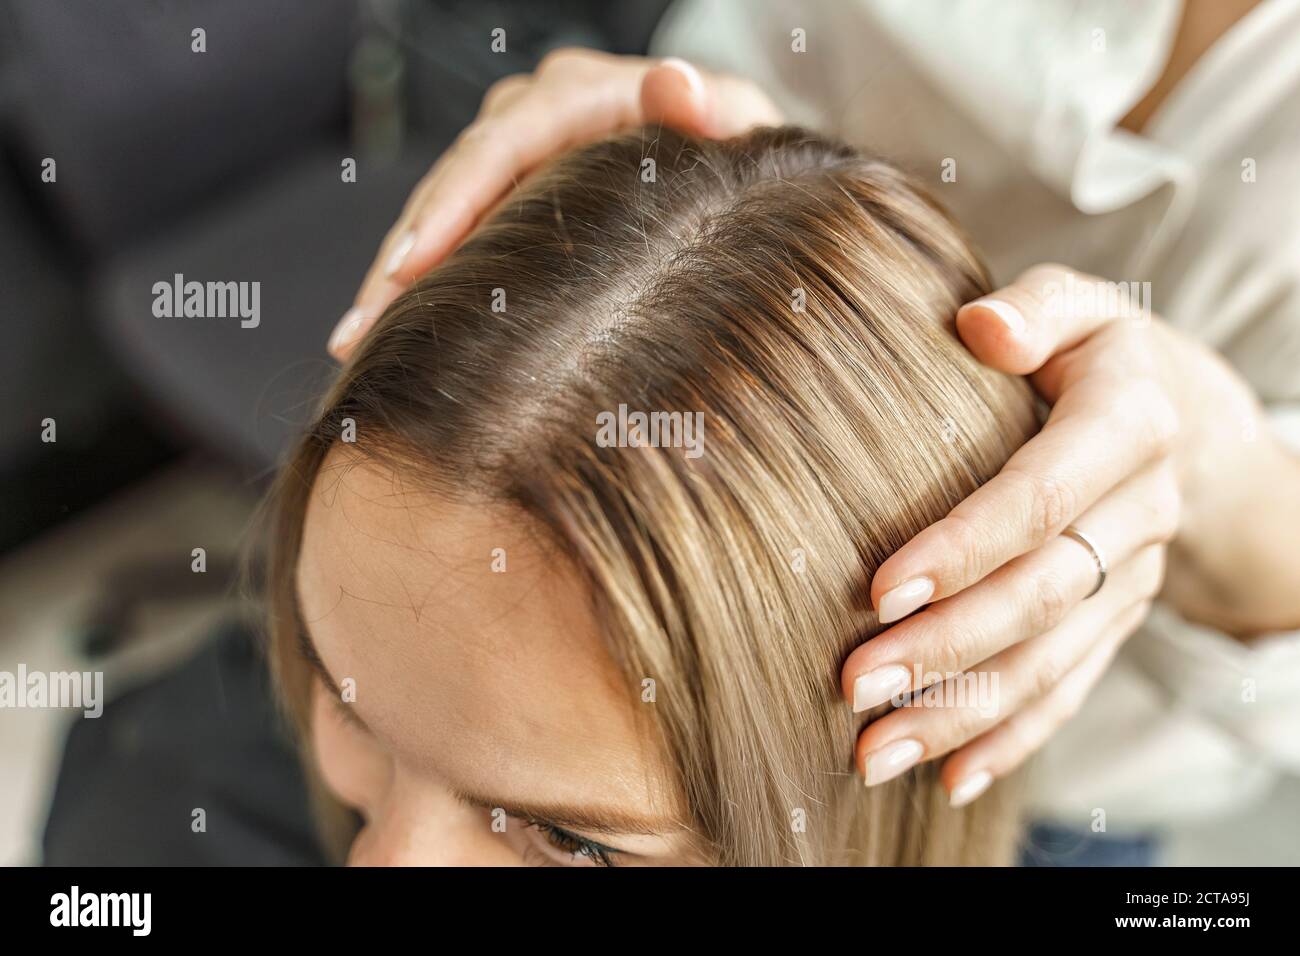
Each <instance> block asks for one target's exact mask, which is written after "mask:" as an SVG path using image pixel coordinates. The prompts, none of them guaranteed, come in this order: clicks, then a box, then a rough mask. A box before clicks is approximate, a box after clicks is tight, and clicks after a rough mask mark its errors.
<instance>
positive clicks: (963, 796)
mask: <svg viewBox="0 0 1300 956" xmlns="http://www.w3.org/2000/svg"><path fill="white" fill-rule="evenodd" d="M992 782H993V774H991V773H989V772H988V771H987V770H979V771H976V772H975V773H973V774H971V775H970V776H969V777H967V778H966V779H965V780H963V781H962V782H961V783H959V784H957V786H955V787H953V788H952V796H950V797H949V798H948V805H949V806H951V807H964V806H966V804H968V803H970V802H971V801H972V800H974V799H975V798H976V797H978V796H979V795H980V794H981V793H983V792H984V791H985V790H987V789H988V788H989V784H991V783H992Z"/></svg>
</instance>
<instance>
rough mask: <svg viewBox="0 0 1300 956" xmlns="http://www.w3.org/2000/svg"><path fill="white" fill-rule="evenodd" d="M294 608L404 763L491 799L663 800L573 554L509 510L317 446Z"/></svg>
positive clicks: (634, 803)
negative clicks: (320, 455)
mask: <svg viewBox="0 0 1300 956" xmlns="http://www.w3.org/2000/svg"><path fill="white" fill-rule="evenodd" d="M297 576H298V590H299V600H300V602H301V605H302V608H301V610H302V617H303V620H304V622H305V623H306V626H307V628H308V630H309V631H310V632H311V634H312V637H313V639H314V641H315V643H316V646H317V650H318V651H319V653H320V656H321V658H322V659H323V660H324V662H325V665H326V667H327V668H328V669H329V671H330V673H331V674H332V676H333V677H334V679H335V680H336V681H337V682H338V683H340V684H342V683H343V682H344V681H345V680H347V679H348V678H352V679H353V680H355V682H356V704H355V706H356V708H357V711H358V712H359V714H360V716H361V717H362V718H363V719H364V720H365V721H366V723H367V724H368V725H369V726H370V727H371V728H372V729H373V730H374V731H375V732H376V733H377V734H379V735H381V736H382V737H383V739H384V741H385V743H386V744H387V745H388V746H390V747H391V748H392V750H393V751H394V753H395V754H396V755H397V756H398V757H399V759H400V760H401V761H403V762H404V764H405V765H407V766H409V767H411V768H413V769H417V770H420V771H423V772H426V773H428V774H429V775H431V776H433V777H443V778H446V779H447V780H450V781H453V782H454V783H456V784H458V785H459V786H461V787H464V788H469V789H472V790H475V791H479V792H484V793H489V794H492V795H495V796H500V797H502V798H506V797H513V798H517V799H520V800H535V799H538V798H544V799H545V800H549V801H555V802H560V801H564V802H579V803H582V802H599V803H601V804H604V805H613V806H620V807H623V808H625V809H629V810H636V811H639V812H643V813H645V814H648V815H649V814H655V813H659V814H664V813H668V812H670V809H669V808H668V807H667V806H665V802H666V801H665V796H664V793H665V791H664V790H663V788H662V786H661V785H660V781H661V780H662V779H663V776H662V774H661V773H659V772H657V768H658V767H660V766H661V764H660V763H659V762H658V760H657V755H656V753H655V751H654V748H653V746H652V745H651V744H650V743H649V742H647V741H645V740H643V738H642V735H641V734H640V733H639V732H638V730H637V726H636V724H635V723H634V719H635V718H636V716H637V714H636V712H635V709H636V708H637V707H642V706H653V705H652V704H642V703H640V697H639V689H640V687H639V683H640V682H639V680H632V679H628V678H625V677H624V676H623V675H622V674H620V673H619V672H618V670H617V668H616V667H615V666H614V663H613V660H612V659H611V657H610V656H609V654H608V651H607V650H606V648H605V645H604V642H603V640H602V637H601V634H600V632H599V629H598V627H597V622H596V618H595V616H594V614H593V612H592V610H591V602H590V597H589V594H588V593H587V589H586V587H585V585H584V583H583V582H582V580H581V578H580V577H579V575H578V573H577V572H576V570H575V569H574V568H573V567H572V566H571V565H570V564H569V563H568V562H567V561H565V560H563V559H562V557H561V555H559V554H558V553H557V552H556V551H555V550H554V549H553V547H551V546H550V545H549V542H545V541H544V540H543V539H541V538H540V537H539V534H538V532H537V531H536V530H535V528H534V527H533V526H532V525H531V524H530V523H529V522H528V521H527V520H526V519H525V518H524V516H522V515H520V514H517V513H514V512H512V511H510V510H507V509H504V508H500V507H495V506H485V505H482V504H457V503H453V502H448V501H446V500H444V499H442V498H438V497H435V496H432V495H430V494H429V493H428V492H427V491H425V490H424V489H422V488H417V487H416V486H415V485H413V484H412V483H411V482H410V481H409V480H406V481H404V480H403V476H402V473H401V472H400V471H394V470H393V469H391V468H389V467H387V466H384V465H380V464H378V463H375V462H372V461H368V460H366V459H363V458H360V457H359V456H358V455H357V453H356V452H355V451H354V450H351V449H343V448H336V449H335V450H333V451H331V452H330V455H329V456H328V458H327V459H326V462H325V464H324V466H323V467H322V469H321V471H320V474H319V475H318V477H317V480H316V483H315V486H314V487H313V489H312V493H311V496H310V502H309V505H308V510H307V516H306V522H305V526H304V530H303V542H302V548H301V553H300V557H299V562H298V572H297Z"/></svg>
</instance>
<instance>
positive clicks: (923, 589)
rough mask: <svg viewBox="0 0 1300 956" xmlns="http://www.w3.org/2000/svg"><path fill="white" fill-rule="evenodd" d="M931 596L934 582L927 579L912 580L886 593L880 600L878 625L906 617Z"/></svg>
mask: <svg viewBox="0 0 1300 956" xmlns="http://www.w3.org/2000/svg"><path fill="white" fill-rule="evenodd" d="M932 594H934V582H933V581H931V580H930V579H929V578H912V580H910V581H904V582H903V583H902V584H900V585H899V586H898V587H896V588H894V589H892V590H889V591H886V592H885V593H884V595H882V596H881V598H880V612H879V617H880V623H881V624H889V623H891V622H893V621H897V620H901V619H902V618H905V617H907V615H909V614H911V613H912V612H913V611H915V610H916V609H917V608H918V607H920V606H921V605H922V604H924V603H925V602H926V601H928V600H930V596H931V595H932Z"/></svg>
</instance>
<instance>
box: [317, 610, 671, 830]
mask: <svg viewBox="0 0 1300 956" xmlns="http://www.w3.org/2000/svg"><path fill="white" fill-rule="evenodd" d="M293 614H294V620H295V621H296V623H297V625H298V626H297V628H296V630H297V632H298V649H299V650H300V651H301V652H302V656H303V658H304V659H305V660H306V661H307V663H308V664H310V665H311V667H312V669H313V670H314V671H316V673H317V675H318V676H319V677H320V679H321V681H322V682H323V683H324V684H325V688H326V690H328V691H329V692H330V693H331V694H333V695H334V700H335V702H337V703H338V705H339V708H340V709H341V710H343V712H344V713H345V714H347V715H348V717H349V718H350V719H352V720H354V721H356V723H357V724H358V725H359V726H360V727H361V728H362V729H364V730H366V731H367V732H368V733H374V732H373V731H371V730H370V728H369V727H368V726H366V722H365V721H364V720H362V719H361V715H360V714H358V713H357V712H356V710H355V708H352V707H347V708H346V709H344V708H343V692H342V690H340V688H339V685H338V683H337V682H336V681H335V680H334V677H333V675H332V674H330V672H329V668H327V667H326V666H325V661H324V660H322V659H321V656H320V651H318V650H317V649H316V642H315V641H313V640H312V636H311V629H310V628H308V627H307V622H306V621H305V620H304V619H303V616H302V604H301V602H300V601H299V599H298V594H297V589H296V588H295V589H294V595H293ZM451 790H452V793H453V794H454V795H455V796H456V798H457V799H459V800H460V801H461V802H462V803H467V804H470V805H471V806H474V807H478V808H479V809H482V810H487V811H488V812H489V813H490V812H492V811H493V810H501V811H502V812H504V813H505V814H506V816H510V817H514V818H515V819H517V820H526V821H528V822H530V823H546V824H551V825H553V826H557V827H561V828H564V829H568V828H573V829H575V830H586V831H588V832H591V833H600V834H603V835H606V836H609V835H617V834H625V835H632V834H635V835H639V836H667V835H668V834H670V833H672V832H674V831H678V830H685V829H686V828H685V827H683V826H682V825H681V824H680V823H678V822H676V821H674V820H670V819H666V818H659V817H643V816H639V815H637V814H633V813H628V812H627V811H626V810H616V809H612V808H600V809H593V808H590V807H581V806H573V805H568V804H558V803H519V802H512V801H508V800H499V799H497V798H495V797H491V796H485V795H482V794H478V793H475V792H473V791H471V790H468V789H465V788H461V787H456V786H452V787H451ZM610 849H613V848H612V847H611V848H610ZM619 852H626V851H622V850H620V851H619Z"/></svg>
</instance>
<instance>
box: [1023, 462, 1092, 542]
mask: <svg viewBox="0 0 1300 956" xmlns="http://www.w3.org/2000/svg"><path fill="white" fill-rule="evenodd" d="M1018 474H1019V475H1020V480H1021V481H1022V482H1023V486H1024V493H1025V503H1026V508H1027V513H1028V523H1029V528H1028V530H1029V532H1030V534H1031V535H1033V536H1034V537H1035V538H1037V539H1038V540H1045V539H1047V538H1050V537H1052V536H1053V535H1056V534H1059V533H1060V532H1061V531H1062V530H1063V529H1064V528H1065V526H1066V525H1067V524H1069V523H1070V521H1071V519H1073V518H1074V516H1075V515H1076V514H1078V496H1077V495H1076V494H1075V491H1074V488H1073V487H1072V486H1071V485H1070V483H1069V482H1068V481H1066V480H1064V479H1062V478H1059V477H1057V476H1055V475H1043V474H1030V473H1027V472H1019V473H1018Z"/></svg>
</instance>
